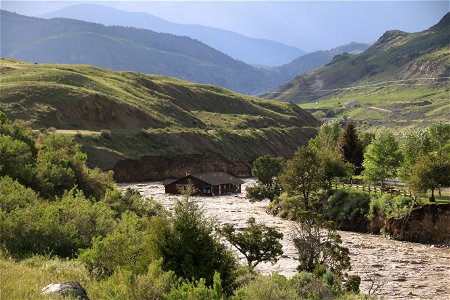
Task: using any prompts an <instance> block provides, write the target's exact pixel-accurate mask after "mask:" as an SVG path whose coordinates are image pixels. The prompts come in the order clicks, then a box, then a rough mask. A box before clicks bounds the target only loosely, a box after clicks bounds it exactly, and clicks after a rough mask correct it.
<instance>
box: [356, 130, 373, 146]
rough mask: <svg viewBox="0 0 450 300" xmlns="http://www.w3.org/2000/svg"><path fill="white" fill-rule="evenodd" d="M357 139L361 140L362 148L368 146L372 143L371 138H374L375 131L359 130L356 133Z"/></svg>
mask: <svg viewBox="0 0 450 300" xmlns="http://www.w3.org/2000/svg"><path fill="white" fill-rule="evenodd" d="M358 137H359V140H360V141H361V143H362V145H363V147H364V150H365V149H366V148H367V146H369V145H370V144H372V142H373V140H374V139H375V133H373V132H367V131H364V132H361V133H359V134H358Z"/></svg>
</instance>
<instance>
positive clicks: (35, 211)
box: [0, 190, 115, 257]
mask: <svg viewBox="0 0 450 300" xmlns="http://www.w3.org/2000/svg"><path fill="white" fill-rule="evenodd" d="M113 215H114V212H113V211H112V210H111V209H110V208H109V207H108V206H107V205H106V204H104V203H102V202H97V203H92V202H91V201H89V200H88V199H86V197H85V196H84V194H83V193H82V192H81V191H76V190H72V191H70V192H66V193H65V194H64V195H63V197H62V199H60V200H57V201H55V202H39V203H36V204H34V205H29V206H26V207H24V208H22V209H16V210H13V211H11V212H10V213H7V212H5V211H2V215H1V221H2V231H1V233H0V234H1V236H0V240H1V243H2V246H3V248H5V249H6V250H7V251H8V252H9V253H10V254H11V255H13V256H15V257H21V256H25V255H28V254H52V255H58V256H62V257H73V256H74V255H76V253H77V251H78V249H84V248H88V247H90V246H91V243H92V238H94V237H95V236H104V235H106V234H107V233H108V232H110V231H112V230H113V228H114V226H115V220H114V218H113Z"/></svg>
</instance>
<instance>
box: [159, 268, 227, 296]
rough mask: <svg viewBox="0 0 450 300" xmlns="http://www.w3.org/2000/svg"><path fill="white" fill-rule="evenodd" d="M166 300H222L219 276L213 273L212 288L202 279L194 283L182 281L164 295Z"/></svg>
mask: <svg viewBox="0 0 450 300" xmlns="http://www.w3.org/2000/svg"><path fill="white" fill-rule="evenodd" d="M165 299H167V300H213V299H215V300H221V299H224V296H223V294H222V283H221V280H220V274H219V273H217V272H215V273H214V283H213V287H208V286H207V285H206V281H205V279H204V278H201V279H200V280H194V281H191V282H189V281H183V282H181V283H180V284H179V285H178V286H177V287H173V288H172V289H171V290H170V292H169V293H168V294H166V295H165Z"/></svg>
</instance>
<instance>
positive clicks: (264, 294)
mask: <svg viewBox="0 0 450 300" xmlns="http://www.w3.org/2000/svg"><path fill="white" fill-rule="evenodd" d="M232 299H234V300H244V299H245V300H260V299H265V300H283V299H285V300H291V299H292V300H295V299H301V298H300V297H299V296H298V294H297V291H296V289H295V286H294V284H293V282H292V281H290V280H289V279H287V278H286V277H284V276H283V275H279V274H276V273H273V274H271V275H269V276H262V275H260V276H258V277H257V278H256V279H255V280H253V281H251V282H250V283H249V284H247V285H245V286H243V287H241V288H239V289H238V290H237V291H236V292H235V296H234V297H232Z"/></svg>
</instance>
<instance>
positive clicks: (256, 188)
mask: <svg viewBox="0 0 450 300" xmlns="http://www.w3.org/2000/svg"><path fill="white" fill-rule="evenodd" d="M245 191H246V195H245V196H246V197H247V198H249V199H250V200H253V201H262V200H264V199H269V200H271V201H272V200H273V199H274V198H275V196H276V195H277V193H276V192H274V191H271V190H269V188H267V187H266V186H264V185H260V184H254V185H249V186H247V187H246V188H245Z"/></svg>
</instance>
